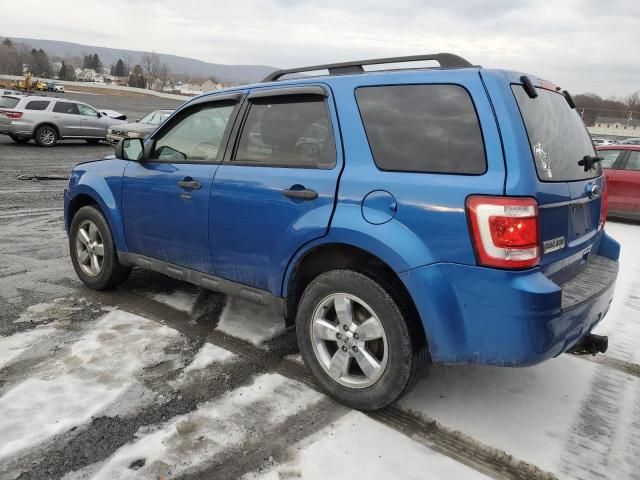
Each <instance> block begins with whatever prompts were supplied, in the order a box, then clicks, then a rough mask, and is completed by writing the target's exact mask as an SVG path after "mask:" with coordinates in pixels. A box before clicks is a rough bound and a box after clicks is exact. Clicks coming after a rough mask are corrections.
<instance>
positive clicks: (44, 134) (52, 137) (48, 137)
mask: <svg viewBox="0 0 640 480" xmlns="http://www.w3.org/2000/svg"><path fill="white" fill-rule="evenodd" d="M55 141H56V132H54V131H53V129H51V128H48V127H46V128H43V129H42V130H40V142H41V143H42V144H43V145H53V144H54V142H55Z"/></svg>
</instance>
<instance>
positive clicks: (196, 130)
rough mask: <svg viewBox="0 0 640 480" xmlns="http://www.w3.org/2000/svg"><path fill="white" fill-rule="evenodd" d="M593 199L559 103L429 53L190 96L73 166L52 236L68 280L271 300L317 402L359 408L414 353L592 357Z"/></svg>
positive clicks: (595, 310) (377, 402)
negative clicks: (66, 259)
mask: <svg viewBox="0 0 640 480" xmlns="http://www.w3.org/2000/svg"><path fill="white" fill-rule="evenodd" d="M426 60H431V61H436V62H439V64H440V68H427V69H404V70H393V71H365V70H364V66H365V65H373V64H385V63H398V62H407V63H408V62H411V61H426ZM322 69H325V70H328V71H329V75H327V76H319V77H312V76H307V75H305V76H301V75H299V74H300V73H303V72H307V71H317V70H322ZM355 72H359V73H358V74H354V73H355ZM290 75H296V77H295V78H288V79H286V77H287V76H290ZM603 187H604V178H603V174H602V170H601V167H600V165H599V163H598V158H597V157H596V152H595V150H594V147H593V143H592V142H591V139H590V138H589V135H588V133H587V131H586V129H585V127H584V124H583V123H582V120H581V118H580V116H579V115H578V114H577V112H576V111H575V104H574V103H573V100H572V99H571V96H570V95H569V94H568V93H562V92H561V91H559V89H557V88H556V86H555V85H553V84H551V83H550V82H547V81H545V80H542V79H538V78H537V77H535V76H532V75H525V74H522V73H517V72H511V71H505V70H493V69H483V68H481V67H478V66H473V65H472V64H471V63H469V62H468V61H466V60H464V59H462V58H460V57H458V56H456V55H452V54H435V55H424V56H416V57H402V58H392V59H383V60H381V59H377V60H371V61H364V62H347V63H342V64H334V65H321V66H314V67H309V68H305V69H292V70H284V71H278V72H274V73H273V74H271V75H269V76H268V77H267V78H266V79H265V81H264V82H263V83H261V84H257V85H253V86H246V87H234V88H231V89H227V90H222V91H219V92H216V93H209V94H204V95H201V96H199V97H196V98H194V99H192V100H190V101H189V102H187V103H186V104H185V105H183V106H181V107H180V108H179V109H178V110H177V111H176V112H175V113H174V114H173V115H172V116H171V118H170V119H169V120H168V121H166V122H165V123H163V124H162V125H160V127H158V129H156V130H155V131H154V132H153V133H152V134H151V135H149V136H148V137H146V138H145V139H144V140H143V139H136V138H127V139H124V140H122V141H121V142H120V143H119V144H118V146H117V147H116V151H115V158H110V159H103V160H100V161H93V162H89V163H84V164H80V165H78V166H76V167H75V168H74V169H73V171H72V172H71V176H70V179H69V184H68V190H67V191H66V192H65V195H64V199H65V225H66V229H67V232H68V234H69V248H70V252H71V261H72V263H73V267H74V269H75V271H76V273H77V275H78V277H79V278H80V279H81V280H82V281H83V282H84V283H85V284H86V285H87V286H89V287H91V288H94V289H106V288H112V287H115V286H116V285H119V284H121V283H123V282H124V281H125V280H126V279H127V277H128V276H129V273H130V271H131V268H132V267H133V266H139V267H142V268H147V269H150V270H154V271H157V272H162V273H164V274H167V275H169V276H171V277H173V278H178V279H181V280H184V281H187V282H191V283H194V284H197V285H200V286H201V287H203V288H206V289H212V290H217V291H221V292H224V293H227V294H234V295H239V296H240V297H243V298H245V299H248V300H251V301H254V302H257V303H259V304H262V305H264V306H265V308H267V307H271V308H275V309H277V310H278V311H279V312H281V313H282V314H283V316H284V319H285V322H287V324H289V325H293V324H295V325H296V331H297V336H298V343H299V346H300V351H301V354H302V357H303V359H304V361H305V363H306V364H307V366H308V367H309V369H310V371H311V372H312V373H313V374H314V376H315V377H316V379H317V381H318V383H319V384H320V385H321V386H322V387H323V388H324V390H325V391H327V392H328V393H329V394H330V395H332V396H333V397H334V398H336V399H338V400H339V401H341V402H343V403H345V404H347V405H350V406H352V407H355V408H358V409H365V410H368V409H376V408H381V407H383V406H385V405H387V404H389V403H390V402H393V401H394V400H395V399H397V398H398V397H399V396H400V395H402V394H403V393H404V392H406V391H408V390H409V389H410V388H411V385H412V384H413V382H414V380H415V379H416V376H417V373H418V372H419V371H420V369H421V365H422V364H423V363H424V362H425V361H432V362H438V363H449V364H456V363H480V364H488V365H499V366H523V365H532V364H535V363H538V362H542V361H544V360H547V359H549V358H552V357H555V356H557V355H559V354H561V353H562V352H565V351H569V350H570V351H573V352H579V353H586V352H589V353H594V354H595V353H596V352H602V351H605V350H606V342H607V339H606V337H598V336H596V335H593V334H592V333H591V331H592V329H593V328H594V326H595V325H596V324H597V323H598V322H599V321H600V320H601V319H602V318H603V317H604V316H605V315H606V313H607V310H608V309H609V305H610V303H611V301H612V298H613V292H614V284H615V280H616V276H617V272H618V261H617V259H618V255H619V248H620V247H619V244H618V243H617V242H616V241H615V240H613V239H612V238H611V237H609V236H608V235H607V234H606V233H605V231H604V225H605V217H606V214H605V209H604V204H603V201H602V199H603V197H602V195H601V192H602V188H603Z"/></svg>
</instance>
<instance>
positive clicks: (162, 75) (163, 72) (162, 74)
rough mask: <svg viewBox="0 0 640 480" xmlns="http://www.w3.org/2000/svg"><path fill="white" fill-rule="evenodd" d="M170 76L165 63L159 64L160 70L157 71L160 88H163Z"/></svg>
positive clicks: (169, 70)
mask: <svg viewBox="0 0 640 480" xmlns="http://www.w3.org/2000/svg"><path fill="white" fill-rule="evenodd" d="M170 78H171V69H170V68H169V66H168V65H167V64H166V63H163V64H162V65H160V71H159V72H158V80H160V88H161V89H162V90H164V88H165V87H166V86H167V83H169V79H170Z"/></svg>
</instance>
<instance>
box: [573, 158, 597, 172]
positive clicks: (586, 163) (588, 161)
mask: <svg viewBox="0 0 640 480" xmlns="http://www.w3.org/2000/svg"><path fill="white" fill-rule="evenodd" d="M600 160H603V158H602V157H598V156H597V155H594V156H593V157H592V156H591V155H585V156H584V157H582V160H579V161H578V165H580V166H581V167H584V171H585V172H588V171H589V170H591V169H592V168H595V166H596V163H598V162H599V161H600Z"/></svg>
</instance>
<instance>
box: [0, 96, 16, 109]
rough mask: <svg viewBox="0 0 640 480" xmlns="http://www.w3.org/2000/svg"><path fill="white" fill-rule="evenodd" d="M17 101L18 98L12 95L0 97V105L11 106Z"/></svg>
mask: <svg viewBox="0 0 640 480" xmlns="http://www.w3.org/2000/svg"><path fill="white" fill-rule="evenodd" d="M19 101H20V100H18V99H17V98H13V97H0V107H3V108H13V107H15V106H16V105H17V104H18V102H19Z"/></svg>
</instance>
